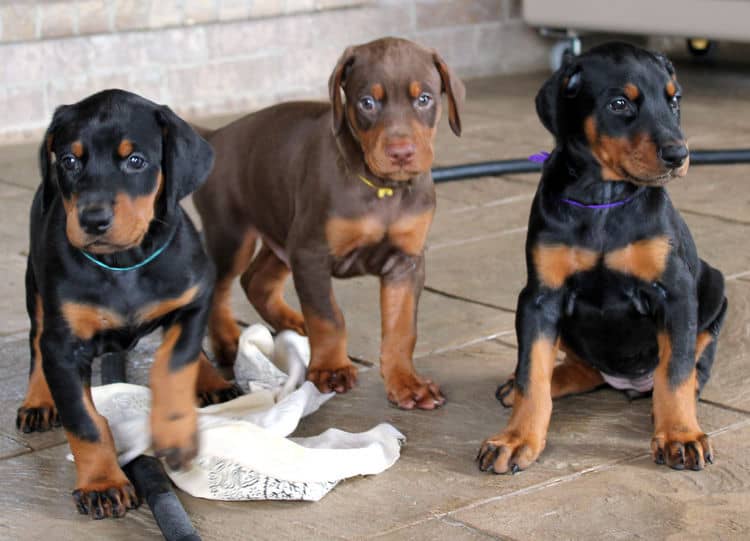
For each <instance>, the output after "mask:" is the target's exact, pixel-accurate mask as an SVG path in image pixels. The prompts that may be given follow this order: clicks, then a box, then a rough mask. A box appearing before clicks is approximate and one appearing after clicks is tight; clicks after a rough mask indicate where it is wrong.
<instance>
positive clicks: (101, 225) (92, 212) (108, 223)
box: [78, 205, 114, 236]
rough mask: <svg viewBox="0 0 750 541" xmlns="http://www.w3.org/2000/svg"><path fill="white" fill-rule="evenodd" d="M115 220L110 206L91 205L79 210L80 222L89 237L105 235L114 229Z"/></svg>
mask: <svg viewBox="0 0 750 541" xmlns="http://www.w3.org/2000/svg"><path fill="white" fill-rule="evenodd" d="M113 219H114V212H113V211H112V207H111V206H109V205H89V206H86V207H83V208H80V209H79V210H78V221H79V223H80V224H81V229H83V230H84V232H86V234H87V235H92V236H96V235H103V234H104V233H106V232H107V231H108V230H109V229H110V228H111V227H112V221H113Z"/></svg>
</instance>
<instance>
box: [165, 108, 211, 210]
mask: <svg viewBox="0 0 750 541" xmlns="http://www.w3.org/2000/svg"><path fill="white" fill-rule="evenodd" d="M156 120H157V122H158V123H159V125H160V126H161V127H162V134H163V135H162V164H161V169H162V172H163V174H164V183H165V193H166V194H167V209H168V212H170V211H171V210H172V209H174V208H175V207H176V206H177V203H179V202H180V200H181V199H182V198H184V197H185V196H187V195H188V194H190V193H192V192H194V191H195V190H197V189H198V187H199V186H200V185H201V184H203V182H205V180H206V178H207V177H208V174H209V173H210V172H211V168H212V167H213V165H214V151H213V149H212V148H211V145H209V144H208V142H207V141H206V140H205V139H203V137H201V136H200V135H198V133H197V132H196V131H195V130H194V129H193V128H191V127H190V125H189V124H188V123H187V122H185V121H184V120H182V119H181V118H180V117H178V116H177V115H176V114H174V112H172V110H171V109H170V108H169V107H167V106H166V105H162V106H161V107H159V108H158V109H157V110H156Z"/></svg>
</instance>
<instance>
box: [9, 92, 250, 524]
mask: <svg viewBox="0 0 750 541" xmlns="http://www.w3.org/2000/svg"><path fill="white" fill-rule="evenodd" d="M39 158H40V165H41V174H42V182H41V185H40V186H39V189H38V190H37V192H36V195H35V197H34V201H33V204H32V207H31V216H30V220H31V236H30V238H31V247H30V253H29V257H28V267H27V271H26V302H27V308H28V313H29V317H30V319H31V333H30V345H31V371H30V379H29V389H28V392H27V395H26V398H25V400H24V403H23V405H22V406H21V407H20V408H19V410H18V416H17V420H16V423H17V427H18V428H19V429H20V430H22V431H24V432H32V431H43V430H47V429H49V428H51V427H53V426H59V424H62V426H63V427H64V428H65V431H66V435H67V437H68V442H69V443H70V446H71V449H72V450H73V454H74V455H75V460H76V468H77V473H78V480H77V483H76V490H75V492H74V497H75V500H76V504H77V506H78V509H79V511H81V512H82V513H89V512H90V514H91V515H92V516H93V517H94V518H103V517H104V516H122V515H123V514H125V512H126V509H127V508H132V507H134V506H135V505H136V504H137V498H136V496H135V493H134V491H133V488H132V486H131V485H130V483H128V481H127V478H126V477H125V475H124V474H123V473H122V471H121V470H120V467H119V466H118V464H117V458H116V454H115V449H114V445H113V442H112V435H111V433H110V431H109V428H108V426H107V422H106V420H105V419H104V418H103V417H102V416H101V415H99V414H98V413H97V412H96V410H95V408H94V406H93V403H92V400H91V392H90V388H89V386H90V377H91V363H92V361H93V359H94V357H95V356H98V355H101V354H102V353H105V352H111V351H124V350H128V349H130V348H131V347H133V346H134V345H135V343H136V342H137V340H138V339H139V338H140V337H142V336H144V335H145V334H147V333H149V332H151V331H152V330H154V329H156V328H158V327H161V328H163V329H164V341H163V344H162V345H161V347H160V348H159V350H158V351H157V352H156V355H155V363H154V367H153V369H152V371H151V382H150V385H151V389H152V393H153V403H152V438H153V445H154V449H155V450H156V452H157V454H160V455H164V456H165V457H166V458H167V462H168V463H169V464H170V466H172V467H180V466H183V465H185V464H186V463H187V462H188V461H189V460H190V458H192V456H194V454H195V452H196V438H195V435H196V425H195V422H196V414H195V408H194V404H195V397H196V393H199V394H202V395H203V396H204V397H205V396H209V395H210V396H213V397H215V398H216V400H220V399H224V398H230V397H231V396H234V395H236V393H237V391H236V389H235V388H234V387H233V386H232V385H231V384H229V383H228V382H226V381H224V380H223V379H222V378H221V377H219V376H218V374H216V373H215V372H213V371H212V368H211V365H210V363H208V361H207V359H206V358H205V357H204V356H202V354H201V340H202V338H203V335H204V328H205V325H206V321H207V316H208V309H209V301H210V298H211V294H212V290H213V284H214V269H213V266H212V265H211V263H210V262H209V261H208V260H207V258H206V256H205V254H204V252H203V249H202V247H201V243H200V240H199V237H198V234H197V232H196V230H195V228H194V227H193V224H192V223H191V222H190V220H189V219H188V218H187V216H186V215H185V213H184V212H183V210H182V208H181V207H180V205H179V201H180V199H181V198H183V197H184V196H186V195H187V194H189V193H191V192H192V191H194V190H195V189H196V188H197V187H198V186H199V185H200V184H201V183H202V182H203V181H204V180H205V178H206V177H207V175H208V173H209V170H210V169H211V166H212V163H213V151H212V150H211V147H210V146H209V145H208V143H207V142H206V141H205V140H203V139H202V138H201V137H200V136H199V135H198V134H197V133H196V132H195V131H193V129H192V128H190V127H189V126H188V125H187V124H186V123H185V122H184V121H183V120H181V119H180V118H179V117H177V116H176V115H175V114H174V113H173V112H172V111H171V110H170V109H169V108H167V107H164V106H158V105H156V104H154V103H152V102H150V101H148V100H145V99H143V98H141V97H139V96H136V95H134V94H131V93H128V92H124V91H119V90H108V91H103V92H100V93H98V94H95V95H93V96H90V97H89V98H87V99H85V100H83V101H81V102H79V103H76V104H74V105H69V106H62V107H60V108H58V109H57V110H56V111H55V114H54V117H53V119H52V122H51V124H50V126H49V128H48V130H47V133H46V136H45V138H44V141H43V142H42V145H41V148H40V152H39ZM207 393H208V394H207Z"/></svg>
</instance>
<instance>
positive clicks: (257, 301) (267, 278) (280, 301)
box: [240, 244, 305, 336]
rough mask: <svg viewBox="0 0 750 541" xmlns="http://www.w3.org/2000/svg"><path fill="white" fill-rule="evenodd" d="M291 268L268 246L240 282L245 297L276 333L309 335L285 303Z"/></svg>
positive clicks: (263, 248) (254, 260)
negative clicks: (286, 332) (288, 332)
mask: <svg viewBox="0 0 750 541" xmlns="http://www.w3.org/2000/svg"><path fill="white" fill-rule="evenodd" d="M290 272H291V271H290V270H289V267H287V266H286V264H285V263H284V262H283V261H281V259H279V258H278V257H277V256H276V254H275V253H274V252H273V250H271V249H270V248H268V247H267V246H266V245H265V244H264V245H263V246H261V248H260V251H259V252H258V255H256V256H255V258H254V259H253V262H252V263H251V264H250V267H249V268H248V269H247V270H246V271H245V273H244V274H243V275H242V278H241V279H240V282H241V283H242V287H243V289H244V290H245V295H246V296H247V299H248V300H249V301H250V303H251V304H252V305H253V306H254V307H255V309H256V310H257V311H258V314H260V317H262V318H263V319H264V320H265V321H266V322H267V323H268V324H269V325H271V326H272V327H273V328H274V329H275V330H276V331H283V330H286V329H291V330H293V331H295V332H297V333H299V334H301V335H303V336H304V334H305V320H304V319H303V317H302V314H300V313H299V312H298V311H296V310H294V309H293V308H292V307H291V306H289V305H288V304H287V303H286V301H285V300H284V283H285V282H286V279H287V277H288V276H289V274H290Z"/></svg>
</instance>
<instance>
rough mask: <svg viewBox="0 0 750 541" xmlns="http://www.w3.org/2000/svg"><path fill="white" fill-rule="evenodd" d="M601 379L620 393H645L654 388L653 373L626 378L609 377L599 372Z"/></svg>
mask: <svg viewBox="0 0 750 541" xmlns="http://www.w3.org/2000/svg"><path fill="white" fill-rule="evenodd" d="M600 373H601V375H602V378H604V381H606V382H607V383H608V384H609V385H611V386H612V387H614V388H615V389H618V390H620V391H638V392H639V393H647V392H648V391H650V390H652V389H653V388H654V373H653V372H649V373H647V374H643V375H642V376H636V377H633V378H628V377H624V376H611V375H609V374H605V373H604V372H601V371H600Z"/></svg>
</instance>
